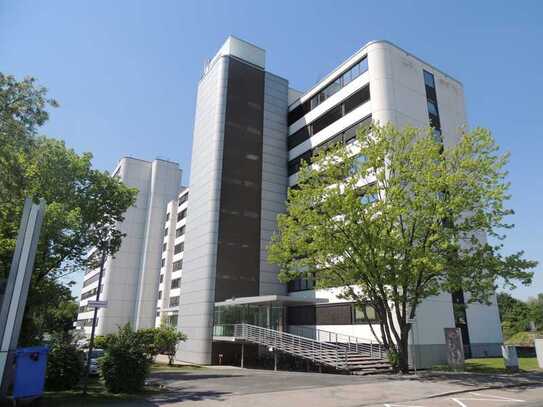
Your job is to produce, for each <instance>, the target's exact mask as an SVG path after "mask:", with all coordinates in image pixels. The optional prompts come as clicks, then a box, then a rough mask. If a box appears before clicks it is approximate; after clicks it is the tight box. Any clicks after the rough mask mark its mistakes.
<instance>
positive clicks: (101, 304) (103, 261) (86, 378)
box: [83, 250, 107, 395]
mask: <svg viewBox="0 0 543 407" xmlns="http://www.w3.org/2000/svg"><path fill="white" fill-rule="evenodd" d="M106 257H107V251H106V250H102V259H101V260H100V275H99V276H98V289H97V290H96V300H95V301H89V303H94V313H93V315H92V329H91V336H90V340H89V353H88V354H87V366H86V369H85V376H83V380H84V382H83V395H86V394H87V386H88V382H89V372H90V365H91V359H92V348H93V347H94V332H95V331H96V317H97V316H98V308H104V307H105V306H107V301H100V290H101V289H102V278H103V276H104V266H105V264H106ZM104 304H105V305H104ZM89 305H90V304H89ZM90 306H91V307H93V305H90Z"/></svg>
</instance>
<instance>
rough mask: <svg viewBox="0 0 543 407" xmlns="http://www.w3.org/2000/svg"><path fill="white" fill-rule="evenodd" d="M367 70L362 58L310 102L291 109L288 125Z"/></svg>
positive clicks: (366, 61)
mask: <svg viewBox="0 0 543 407" xmlns="http://www.w3.org/2000/svg"><path fill="white" fill-rule="evenodd" d="M367 70H368V58H367V57H366V56H364V57H363V58H362V59H361V60H360V61H358V62H356V63H355V64H354V65H353V66H352V67H351V68H349V69H348V70H347V71H345V72H344V73H343V74H341V75H340V76H338V77H337V78H336V79H335V80H333V81H332V82H331V83H330V84H328V85H327V86H325V87H324V88H323V89H322V90H321V91H320V92H319V93H317V94H316V95H315V96H313V97H312V98H311V99H310V100H308V101H306V102H304V103H301V104H300V105H298V106H296V107H295V108H294V109H292V110H291V111H290V112H289V114H288V125H289V126H290V125H291V124H292V123H294V122H296V121H298V120H300V119H301V118H302V117H303V116H304V115H305V114H306V113H308V112H310V111H311V110H312V109H314V108H316V107H317V106H318V105H320V104H321V103H322V102H324V101H325V100H326V99H328V98H330V97H331V96H332V95H334V94H335V93H337V92H338V91H339V90H340V89H341V88H343V87H344V86H347V85H348V84H349V83H351V82H352V81H353V80H355V79H356V78H357V77H359V76H360V75H361V74H363V73H364V72H366V71H367Z"/></svg>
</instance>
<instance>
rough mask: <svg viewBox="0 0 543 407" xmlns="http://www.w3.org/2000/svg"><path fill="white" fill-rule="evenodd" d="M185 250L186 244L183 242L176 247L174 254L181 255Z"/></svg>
mask: <svg viewBox="0 0 543 407" xmlns="http://www.w3.org/2000/svg"><path fill="white" fill-rule="evenodd" d="M184 249H185V243H184V242H181V243H178V244H176V245H175V247H174V250H173V254H177V253H181V252H182V251H183V250H184Z"/></svg>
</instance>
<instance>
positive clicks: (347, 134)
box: [288, 115, 371, 175]
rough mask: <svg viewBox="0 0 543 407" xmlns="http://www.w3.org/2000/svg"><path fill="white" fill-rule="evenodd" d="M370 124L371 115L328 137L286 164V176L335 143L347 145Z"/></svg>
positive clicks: (294, 172) (295, 171)
mask: <svg viewBox="0 0 543 407" xmlns="http://www.w3.org/2000/svg"><path fill="white" fill-rule="evenodd" d="M370 124H371V115H370V116H367V117H365V118H364V119H362V120H361V121H359V122H358V123H355V124H354V125H352V126H351V127H349V128H347V129H346V130H344V131H342V132H341V133H338V134H336V135H335V136H333V137H330V138H329V139H328V140H326V141H324V142H322V143H321V144H319V145H318V146H316V147H314V148H313V149H311V150H307V151H306V152H304V153H303V154H300V155H299V156H298V157H295V158H293V159H292V160H290V161H289V162H288V175H292V174H296V173H297V172H298V171H299V170H300V166H301V163H302V161H307V162H310V161H311V157H313V156H314V155H315V154H317V153H318V152H319V151H322V150H323V149H326V148H328V147H329V146H331V145H333V144H335V143H345V144H349V143H350V142H352V141H354V140H355V137H356V133H357V131H358V130H359V129H362V128H365V127H367V126H369V125H370Z"/></svg>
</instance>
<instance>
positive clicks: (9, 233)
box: [0, 74, 137, 344]
mask: <svg viewBox="0 0 543 407" xmlns="http://www.w3.org/2000/svg"><path fill="white" fill-rule="evenodd" d="M54 106H57V103H56V102H55V101H54V100H51V99H47V98H46V89H45V88H43V87H40V86H38V85H37V84H36V82H35V80H34V79H32V78H26V79H24V80H22V81H17V80H16V79H15V78H13V77H12V76H7V75H3V74H0V279H2V278H7V275H8V273H9V268H10V264H11V258H12V256H13V250H14V248H15V242H16V238H17V231H18V227H19V220H20V217H21V213H22V208H23V203H24V198H25V197H26V196H29V197H31V198H32V199H33V200H38V199H39V198H44V199H45V200H46V202H47V209H46V213H45V217H44V222H43V226H42V231H41V235H40V241H39V243H38V249H37V253H36V261H35V265H34V273H33V275H32V282H31V288H30V293H29V301H28V306H27V308H26V312H25V320H24V324H25V326H24V327H23V333H24V335H23V336H22V337H21V343H23V344H29V343H33V342H35V341H39V340H40V339H41V337H42V336H43V334H44V330H43V329H38V327H40V326H41V325H40V323H37V322H36V321H35V320H36V319H37V320H41V321H47V319H48V317H47V315H48V314H49V313H50V312H52V310H53V309H54V308H53V307H56V306H57V305H58V304H59V303H55V302H54V301H52V302H53V303H54V304H53V307H51V306H49V305H48V304H47V303H46V302H45V303H44V302H43V301H35V299H36V298H38V299H39V298H40V297H42V298H43V297H45V298H46V297H49V298H55V297H61V298H64V299H65V301H66V303H65V304H64V303H63V304H62V307H68V308H69V307H70V306H69V305H68V304H69V303H70V302H71V301H72V299H68V298H67V297H66V295H65V290H64V289H63V287H62V286H63V284H62V283H61V279H62V278H63V277H65V276H66V275H68V274H70V273H72V272H74V271H77V270H81V269H82V268H85V267H88V266H91V267H93V266H95V265H96V264H94V263H93V261H92V260H93V258H91V259H87V253H88V251H89V250H90V248H91V247H98V248H99V249H100V250H101V251H106V252H107V253H109V254H114V253H115V252H116V251H117V250H118V249H119V247H120V244H121V240H122V237H123V234H122V232H121V231H119V230H118V228H117V225H118V223H119V222H122V220H123V214H124V213H125V211H126V210H127V209H128V208H129V207H130V206H131V205H133V203H134V202H135V198H136V194H137V190H135V189H133V188H129V187H127V186H126V185H124V184H123V183H122V182H121V181H120V180H119V179H118V178H116V177H111V176H110V174H109V173H107V172H103V171H98V170H96V169H93V168H92V163H91V160H92V155H91V154H90V153H84V154H77V153H76V152H75V151H74V150H72V149H70V148H68V147H66V145H65V144H64V142H62V141H59V140H55V139H49V138H46V137H41V136H38V133H37V132H38V129H39V127H40V126H41V125H43V124H44V123H45V122H46V121H47V119H48V117H49V116H48V113H47V108H48V107H54ZM91 263H92V264H91ZM29 324H30V325H29ZM32 327H35V328H36V329H34V330H33V329H31V328H32ZM42 328H46V327H43V326H42ZM46 330H47V328H46Z"/></svg>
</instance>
